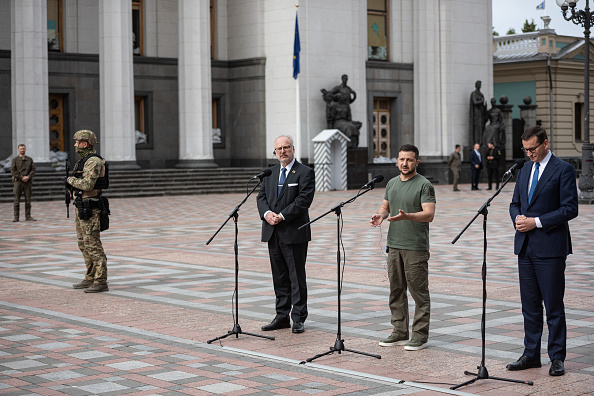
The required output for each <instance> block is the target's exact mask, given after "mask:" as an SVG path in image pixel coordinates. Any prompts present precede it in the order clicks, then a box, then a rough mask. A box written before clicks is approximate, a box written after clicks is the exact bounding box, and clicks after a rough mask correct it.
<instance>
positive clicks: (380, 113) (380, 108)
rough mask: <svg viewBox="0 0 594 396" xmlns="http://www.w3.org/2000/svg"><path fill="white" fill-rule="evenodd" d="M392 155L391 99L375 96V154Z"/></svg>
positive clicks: (375, 155)
mask: <svg viewBox="0 0 594 396" xmlns="http://www.w3.org/2000/svg"><path fill="white" fill-rule="evenodd" d="M390 155H391V153H390V99H389V98H373V156H374V157H375V158H377V157H386V158H390Z"/></svg>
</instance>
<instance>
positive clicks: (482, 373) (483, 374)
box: [450, 172, 534, 389]
mask: <svg viewBox="0 0 594 396" xmlns="http://www.w3.org/2000/svg"><path fill="white" fill-rule="evenodd" d="M513 175H514V174H513V172H512V173H509V176H508V177H507V179H505V180H504V181H503V183H502V184H501V186H500V187H499V189H498V190H497V191H496V192H495V194H493V196H492V197H491V198H489V199H488V200H487V202H485V203H484V204H483V206H481V208H480V209H479V210H478V212H477V214H476V215H475V216H474V217H473V218H472V220H470V222H469V223H468V224H467V225H466V227H464V229H463V230H462V231H461V232H460V233H459V234H458V235H457V236H456V238H454V240H453V241H452V244H454V243H456V242H457V241H458V239H460V237H461V236H462V234H463V233H464V232H465V231H466V230H467V229H468V227H470V225H471V224H472V223H473V222H474V220H476V218H477V217H478V216H479V215H480V214H482V215H483V268H482V279H483V313H482V317H481V339H482V342H481V356H482V357H481V364H480V366H477V367H476V368H477V369H478V372H477V373H471V372H470V371H464V374H465V375H474V376H475V377H474V378H473V379H471V380H468V381H466V382H463V383H461V384H458V385H456V386H452V387H451V388H450V389H458V388H460V387H462V386H465V385H470V384H472V383H474V382H475V381H477V380H479V379H489V378H490V379H494V380H499V381H507V382H514V383H518V384H526V385H534V383H533V382H532V381H521V380H516V379H510V378H501V377H490V376H489V372H488V371H487V367H485V319H486V306H487V214H488V210H487V208H488V207H489V205H490V204H491V201H492V200H493V199H494V198H495V197H496V196H497V195H499V193H500V192H501V190H502V189H503V187H505V185H506V184H507V182H509V181H510V179H511V178H512V177H513ZM504 177H505V175H504Z"/></svg>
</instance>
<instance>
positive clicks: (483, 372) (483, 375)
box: [450, 366, 534, 390]
mask: <svg viewBox="0 0 594 396" xmlns="http://www.w3.org/2000/svg"><path fill="white" fill-rule="evenodd" d="M477 369H478V373H471V372H470V371H465V372H464V374H465V375H474V376H475V378H473V379H471V380H469V381H466V382H463V383H461V384H459V385H456V386H452V387H451V388H450V389H452V390H455V389H458V388H460V387H462V386H465V385H470V384H473V383H474V382H476V381H477V380H480V379H494V380H498V381H507V382H514V383H516V384H526V385H530V386H532V385H534V382H532V381H521V380H515V379H511V378H501V377H489V372H488V371H487V368H486V367H485V366H477Z"/></svg>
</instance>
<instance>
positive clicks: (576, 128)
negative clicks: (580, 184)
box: [493, 21, 594, 170]
mask: <svg viewBox="0 0 594 396" xmlns="http://www.w3.org/2000/svg"><path fill="white" fill-rule="evenodd" d="M584 42H585V40H584V38H583V37H581V38H580V37H571V36H560V35H557V34H556V33H555V30H554V29H549V28H548V21H546V22H545V29H541V30H540V31H538V32H533V33H524V34H516V35H510V36H502V37H496V38H494V41H493V49H494V57H493V78H494V87H493V89H494V94H495V95H494V97H495V98H497V100H499V99H500V97H501V96H506V97H507V98H508V99H509V102H508V106H512V107H511V108H510V110H511V114H512V118H513V119H514V120H516V121H520V124H526V122H527V120H524V119H523V117H522V114H521V112H522V108H526V107H533V108H534V112H535V113H534V117H533V118H534V121H535V122H537V123H539V124H541V125H542V126H543V127H544V128H545V130H547V132H548V134H549V140H550V143H551V147H552V150H553V151H554V152H555V155H557V156H559V157H561V158H563V159H566V160H568V161H570V162H571V163H572V164H573V165H574V166H575V167H576V168H577V170H579V169H580V164H581V157H582V144H583V139H584V116H585V108H584V57H585V55H586V54H585V45H584ZM593 48H594V45H592V43H591V45H590V54H589V56H590V60H592V59H593V58H594V50H593ZM593 71H594V65H593V64H592V63H591V64H590V73H592V72H593ZM590 90H594V83H593V82H590ZM526 97H530V99H532V102H531V103H530V105H528V106H526V104H525V103H524V99H525V98H526ZM526 126H528V125H526ZM592 127H593V125H592V120H590V129H592ZM521 132H522V131H521V129H520V130H516V131H515V132H514V131H512V130H511V128H509V129H508V134H509V136H508V139H507V142H508V147H507V149H508V150H507V151H508V152H513V150H514V149H515V155H514V157H520V156H522V157H523V153H521V152H520V151H519V147H520V146H519V144H521V142H520V135H521ZM513 141H516V142H519V143H518V144H516V147H511V144H512V143H511V142H513Z"/></svg>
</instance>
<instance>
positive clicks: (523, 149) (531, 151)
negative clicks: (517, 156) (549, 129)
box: [522, 140, 544, 154]
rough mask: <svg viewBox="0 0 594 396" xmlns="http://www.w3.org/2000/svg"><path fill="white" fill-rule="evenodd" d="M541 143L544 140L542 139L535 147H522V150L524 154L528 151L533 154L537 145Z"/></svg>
mask: <svg viewBox="0 0 594 396" xmlns="http://www.w3.org/2000/svg"><path fill="white" fill-rule="evenodd" d="M543 143H544V140H543V141H542V142H540V143H538V146H536V147H532V148H524V147H522V151H523V152H524V153H525V154H528V153H530V154H534V153H535V152H536V149H537V148H538V147H539V146H540V145H541V144H543Z"/></svg>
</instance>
